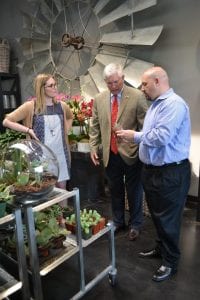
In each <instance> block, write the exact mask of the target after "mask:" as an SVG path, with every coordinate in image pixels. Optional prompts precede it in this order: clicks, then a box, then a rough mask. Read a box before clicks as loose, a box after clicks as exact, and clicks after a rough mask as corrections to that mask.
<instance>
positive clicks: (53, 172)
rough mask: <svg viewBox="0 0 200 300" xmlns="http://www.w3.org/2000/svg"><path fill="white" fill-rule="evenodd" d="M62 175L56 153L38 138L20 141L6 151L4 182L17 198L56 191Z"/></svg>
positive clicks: (3, 170) (9, 146) (2, 176)
mask: <svg viewBox="0 0 200 300" xmlns="http://www.w3.org/2000/svg"><path fill="white" fill-rule="evenodd" d="M58 175H59V167H58V161H57V159H56V157H55V155H54V153H53V152H52V151H51V150H50V149H49V148H48V147H47V146H45V145H43V144H42V143H40V142H38V141H36V140H18V141H15V142H13V143H10V144H9V145H8V146H7V147H6V149H5V150H4V153H3V156H2V162H1V181H2V182H6V184H8V185H10V186H11V191H12V192H13V194H14V195H16V197H17V196H18V197H23V198H24V197H27V196H32V197H34V196H43V195H46V194H48V193H49V192H50V191H52V190H53V188H54V186H55V184H56V182H57V179H58Z"/></svg>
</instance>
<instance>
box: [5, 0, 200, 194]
mask: <svg viewBox="0 0 200 300" xmlns="http://www.w3.org/2000/svg"><path fill="white" fill-rule="evenodd" d="M112 1H117V0H112ZM120 2H121V1H120ZM157 2H158V3H157V5H156V6H154V7H151V8H150V9H148V10H145V11H142V12H139V13H137V14H136V15H135V16H134V20H135V26H136V27H145V26H151V25H158V24H163V25H164V30H163V32H162V34H161V36H160V37H159V39H158V41H157V42H156V43H155V44H154V45H153V46H151V47H150V46H146V47H144V46H138V47H133V50H132V56H135V57H137V58H140V59H144V60H147V61H150V62H153V63H155V64H157V65H161V66H163V67H164V68H165V69H166V70H167V72H168V74H169V77H170V81H171V86H172V87H173V88H174V89H175V91H176V92H177V93H178V94H180V95H181V96H182V97H183V98H184V99H185V100H186V101H187V102H188V104H189V106H190V112H191V122H192V147H191V155H190V159H191V163H192V184H191V188H190V195H193V196H196V195H197V193H198V176H199V161H200V154H199V152H200V151H199V149H200V126H199V111H200V1H199V0H158V1H157ZM27 5H28V0H15V1H14V0H1V1H0V37H5V38H9V40H10V42H11V45H12V51H13V52H14V53H15V54H16V56H17V57H19V59H20V58H21V57H22V53H21V51H20V49H19V48H18V45H17V44H16V42H15V40H14V39H15V37H17V36H20V34H21V33H22V16H21V14H20V12H19V9H20V8H21V9H22V8H23V7H26V6H27ZM21 78H22V81H21V85H22V86H23V81H24V80H25V79H24V77H23V74H21ZM22 94H23V93H22Z"/></svg>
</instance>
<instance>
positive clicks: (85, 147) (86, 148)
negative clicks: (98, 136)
mask: <svg viewBox="0 0 200 300" xmlns="http://www.w3.org/2000/svg"><path fill="white" fill-rule="evenodd" d="M77 150H78V152H90V145H89V143H81V142H78V148H77Z"/></svg>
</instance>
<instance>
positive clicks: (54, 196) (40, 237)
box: [0, 188, 117, 299]
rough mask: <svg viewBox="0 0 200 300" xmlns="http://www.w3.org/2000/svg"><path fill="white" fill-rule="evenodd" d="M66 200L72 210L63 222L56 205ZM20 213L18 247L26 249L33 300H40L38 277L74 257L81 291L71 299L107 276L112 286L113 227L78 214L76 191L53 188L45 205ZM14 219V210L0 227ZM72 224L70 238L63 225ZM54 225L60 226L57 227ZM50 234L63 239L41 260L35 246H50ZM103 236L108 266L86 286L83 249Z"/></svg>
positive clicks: (92, 216) (86, 213)
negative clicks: (22, 217) (106, 238)
mask: <svg viewBox="0 0 200 300" xmlns="http://www.w3.org/2000/svg"><path fill="white" fill-rule="evenodd" d="M69 198H73V200H74V205H73V209H74V210H72V211H71V215H70V216H69V215H68V216H67V217H66V218H63V215H64V209H63V208H62V209H61V206H60V205H58V204H59V202H62V201H64V200H67V199H69ZM18 210H19V208H18ZM61 212H62V213H63V215H62V218H61V219H59V218H58V217H59V214H60V213H61ZM65 212H66V211H65ZM23 213H24V214H25V215H26V218H25V223H24V224H23V222H22V220H21V224H23V225H22V226H25V228H26V230H25V231H26V232H25V233H23V235H24V238H23V243H24V245H23V246H22V247H24V248H25V249H26V247H27V249H28V259H26V264H27V267H28V270H29V272H30V273H31V274H32V278H33V294H34V299H43V296H42V286H41V276H45V275H46V274H48V273H49V272H50V271H52V270H54V269H55V268H56V267H57V266H59V265H60V264H62V263H63V262H64V261H66V260H67V259H69V258H70V257H72V256H73V255H75V254H76V253H78V257H79V265H80V277H81V279H80V286H81V289H80V291H79V292H78V293H77V294H76V295H74V296H73V299H79V298H81V297H82V296H83V295H84V294H85V293H87V291H89V290H90V289H91V287H93V286H95V285H96V284H97V283H98V282H99V281H100V280H101V279H103V278H104V277H105V276H106V275H108V277H109V280H110V282H111V284H112V285H114V283H115V277H116V273H117V271H116V268H115V248H114V226H113V224H112V222H110V223H108V224H105V219H104V218H102V217H101V216H100V215H99V214H98V213H97V211H95V210H94V211H92V210H89V211H87V210H86V209H84V210H83V211H81V210H80V203H79V190H78V189H74V190H73V191H71V192H68V191H65V190H62V189H58V188H54V190H53V192H52V193H51V196H50V197H48V198H47V200H46V201H44V202H42V203H40V204H38V205H35V206H30V205H28V206H27V207H24V208H23ZM47 216H48V219H47ZM15 217H16V210H15V213H14V214H9V215H6V216H4V217H3V218H0V224H3V223H4V222H9V221H13V220H14V219H15ZM55 217H56V221H55ZM58 220H59V221H58ZM72 220H73V221H74V220H75V221H76V222H75V232H74V234H72V233H71V232H70V231H69V229H68V227H67V223H69V222H70V221H71V222H72ZM58 222H61V223H60V224H59V225H58ZM16 226H17V225H16ZM47 227H48V228H47ZM97 229H98V230H97ZM23 231H24V230H23ZM47 231H48V235H49V234H50V236H48V237H47V236H46V233H47ZM51 232H53V233H60V232H62V233H63V234H65V238H64V240H63V241H62V242H61V248H59V249H58V247H57V246H55V247H53V249H52V248H51V249H50V252H49V254H48V255H47V256H44V257H41V256H40V254H39V248H38V246H39V244H40V245H41V244H44V242H45V241H46V240H47V239H48V242H50V243H49V244H51V246H52V243H53V240H52V234H51ZM44 233H45V235H44ZM88 233H91V235H88ZM92 233H93V234H92ZM107 233H108V234H110V239H109V241H110V245H109V246H110V250H111V251H110V255H111V257H110V260H111V263H110V265H109V266H108V267H107V268H106V269H104V270H103V271H102V272H100V274H99V275H98V276H96V277H95V278H94V279H93V280H92V281H91V282H89V283H88V284H86V283H85V271H84V255H83V248H84V247H87V246H88V245H90V244H91V243H93V242H94V241H95V240H97V239H98V238H100V237H101V236H102V235H104V234H107ZM84 234H86V237H84ZM25 252H26V250H25ZM12 259H13V257H12ZM18 259H19V257H18ZM26 272H27V270H26ZM22 282H23V280H22ZM23 284H24V282H23ZM17 287H18V288H19V285H17ZM0 299H1V297H0Z"/></svg>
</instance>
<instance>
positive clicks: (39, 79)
mask: <svg viewBox="0 0 200 300" xmlns="http://www.w3.org/2000/svg"><path fill="white" fill-rule="evenodd" d="M50 78H53V79H54V80H55V78H54V76H53V75H52V74H45V73H44V74H38V75H37V76H36V78H35V80H34V89H35V96H36V103H35V113H36V114H40V113H44V112H46V101H45V84H46V82H47V81H48V80H49V79H50ZM56 102H57V101H56V99H55V98H53V103H56Z"/></svg>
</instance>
